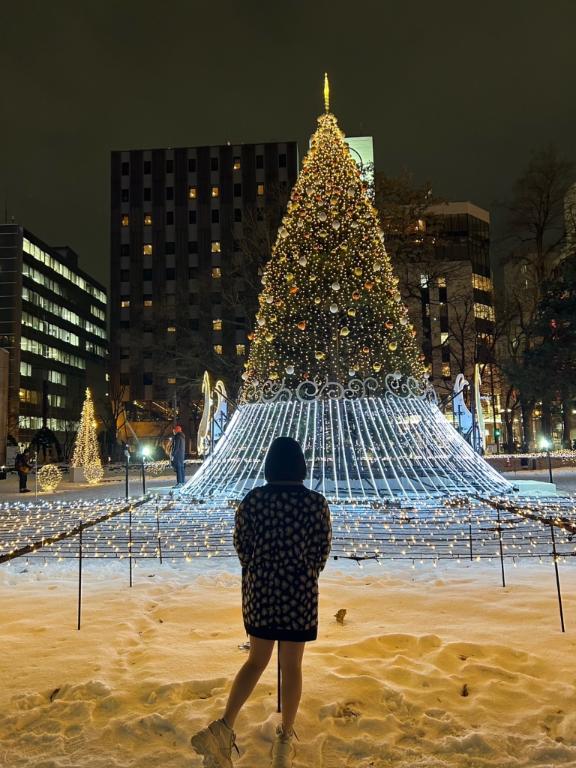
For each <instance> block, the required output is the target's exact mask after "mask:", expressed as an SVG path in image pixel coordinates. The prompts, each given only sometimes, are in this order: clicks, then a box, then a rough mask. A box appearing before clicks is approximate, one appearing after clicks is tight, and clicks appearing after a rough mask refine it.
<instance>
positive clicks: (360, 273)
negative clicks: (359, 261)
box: [354, 267, 362, 277]
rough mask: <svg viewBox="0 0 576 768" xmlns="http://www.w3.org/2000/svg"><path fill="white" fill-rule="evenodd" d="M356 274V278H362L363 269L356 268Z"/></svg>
mask: <svg viewBox="0 0 576 768" xmlns="http://www.w3.org/2000/svg"><path fill="white" fill-rule="evenodd" d="M354 274H355V275H356V277H361V275H362V267H354Z"/></svg>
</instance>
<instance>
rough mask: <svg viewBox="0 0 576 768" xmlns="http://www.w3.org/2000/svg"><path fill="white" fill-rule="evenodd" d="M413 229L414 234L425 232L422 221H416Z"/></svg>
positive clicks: (424, 225) (424, 223) (424, 224)
mask: <svg viewBox="0 0 576 768" xmlns="http://www.w3.org/2000/svg"><path fill="white" fill-rule="evenodd" d="M414 229H415V230H416V232H425V231H426V222H425V221H424V219H418V221H417V222H416V226H415V227H414Z"/></svg>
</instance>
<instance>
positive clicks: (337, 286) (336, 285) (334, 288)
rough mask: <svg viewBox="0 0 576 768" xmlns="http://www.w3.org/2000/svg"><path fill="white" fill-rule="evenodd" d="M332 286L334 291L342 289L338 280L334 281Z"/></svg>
mask: <svg viewBox="0 0 576 768" xmlns="http://www.w3.org/2000/svg"><path fill="white" fill-rule="evenodd" d="M330 287H331V288H332V290H333V291H339V290H340V283H339V282H338V281H335V282H333V283H332V285H331V286H330Z"/></svg>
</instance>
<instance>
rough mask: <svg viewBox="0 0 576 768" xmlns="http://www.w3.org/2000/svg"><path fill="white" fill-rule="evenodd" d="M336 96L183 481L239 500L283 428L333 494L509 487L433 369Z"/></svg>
mask: <svg viewBox="0 0 576 768" xmlns="http://www.w3.org/2000/svg"><path fill="white" fill-rule="evenodd" d="M328 95H329V91H328V89H326V91H325V99H326V113H325V114H323V115H322V116H321V117H320V118H319V120H318V129H317V131H316V133H315V134H314V136H313V137H312V141H311V149H310V151H309V153H308V155H307V156H306V158H305V160H304V163H303V167H302V171H301V173H300V176H299V178H298V181H297V182H296V184H295V186H294V189H293V190H292V193H291V197H290V201H289V203H288V207H287V212H286V215H285V216H284V219H283V221H282V225H281V226H280V229H279V231H278V238H277V241H276V243H275V245H274V248H273V250H272V255H271V258H270V260H269V262H268V264H267V265H266V268H265V270H264V275H263V277H262V285H263V288H262V293H261V295H260V299H259V309H258V312H257V315H256V323H255V330H254V333H253V334H252V339H251V340H252V344H251V348H250V356H249V358H248V361H247V364H246V370H245V372H244V374H243V380H244V385H243V389H242V393H241V398H240V402H241V404H240V406H239V407H238V409H237V410H236V411H235V413H234V414H233V416H232V418H231V420H230V422H229V424H228V426H227V428H226V430H225V431H224V433H223V435H222V437H221V438H220V440H219V441H218V443H217V444H216V446H215V449H214V450H213V452H212V454H211V455H210V456H209V458H208V459H207V460H206V461H205V462H204V464H203V465H202V466H201V467H200V469H199V470H198V472H197V473H196V475H195V476H194V477H193V478H192V479H191V480H190V481H189V482H188V484H187V485H186V486H185V487H184V489H183V490H182V493H184V494H185V495H191V496H193V497H194V498H196V499H200V500H201V499H215V500H221V501H225V500H230V501H231V500H236V499H238V498H241V497H242V495H243V494H245V493H246V492H247V491H248V490H250V488H252V487H253V486H254V485H259V484H262V483H263V482H264V475H263V468H264V460H265V456H266V452H267V450H268V447H269V445H270V443H271V441H272V440H273V439H274V438H275V437H278V436H281V435H288V436H291V437H293V438H295V439H296V440H298V441H299V442H300V443H301V445H302V447H303V449H304V452H305V456H306V460H307V463H308V480H307V484H308V485H309V487H311V488H313V489H316V490H319V491H320V492H322V493H323V494H324V495H326V496H327V497H328V498H329V499H330V500H332V501H333V502H338V503H343V504H362V503H366V502H368V503H369V502H371V501H378V500H389V499H395V498H396V499H398V498H400V499H402V498H403V499H407V498H409V499H414V498H420V497H421V498H430V497H437V496H439V495H456V494H468V495H470V494H480V495H483V496H486V495H493V494H503V493H507V492H510V491H511V490H512V487H511V485H510V484H509V483H508V482H507V481H506V480H504V478H502V477H501V476H500V475H499V474H498V473H497V472H495V471H494V470H492V469H491V467H490V466H489V465H488V464H487V463H486V462H485V461H484V460H483V459H482V458H481V457H480V456H479V455H478V454H476V453H475V452H474V451H473V450H472V448H471V447H470V446H469V445H468V443H467V442H466V441H465V440H464V439H463V438H462V436H461V435H459V434H458V433H457V432H456V431H455V430H454V429H453V427H452V426H451V425H450V424H449V423H448V421H447V420H446V419H445V418H444V416H443V415H442V413H441V412H440V410H439V408H438V406H437V404H436V401H435V398H434V395H433V390H432V389H431V388H430V387H429V386H428V385H427V383H426V382H425V380H424V367H423V362H422V361H423V356H422V355H421V354H420V350H419V349H418V347H417V344H416V340H415V336H416V331H415V329H414V327H413V326H412V324H411V323H410V319H409V317H408V313H407V311H406V308H405V306H404V305H403V303H402V300H401V296H400V292H399V290H398V281H397V279H396V277H395V275H394V274H393V270H392V265H391V263H390V259H389V258H388V255H387V253H386V250H385V248H384V241H383V235H382V231H381V229H380V227H379V223H378V214H377V211H376V210H375V209H374V207H373V205H372V203H371V200H370V198H369V196H368V194H367V191H366V189H365V187H364V184H363V182H362V179H361V177H360V172H359V170H358V167H357V166H356V163H355V162H354V160H353V159H352V157H351V155H350V151H349V149H348V146H347V144H346V143H345V141H344V137H343V134H342V132H341V131H340V129H339V127H338V124H337V122H336V118H335V117H334V115H333V114H331V113H330V112H329V104H328Z"/></svg>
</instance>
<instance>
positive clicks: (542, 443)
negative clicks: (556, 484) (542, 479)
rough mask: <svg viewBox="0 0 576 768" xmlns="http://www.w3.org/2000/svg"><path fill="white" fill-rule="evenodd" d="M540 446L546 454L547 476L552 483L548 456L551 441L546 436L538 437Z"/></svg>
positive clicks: (550, 461)
mask: <svg viewBox="0 0 576 768" xmlns="http://www.w3.org/2000/svg"><path fill="white" fill-rule="evenodd" d="M540 448H542V450H543V451H546V454H547V455H548V476H549V478H550V482H551V483H552V482H553V480H552V457H551V456H550V449H551V448H552V442H551V441H550V440H548V438H547V437H542V438H540Z"/></svg>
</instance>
